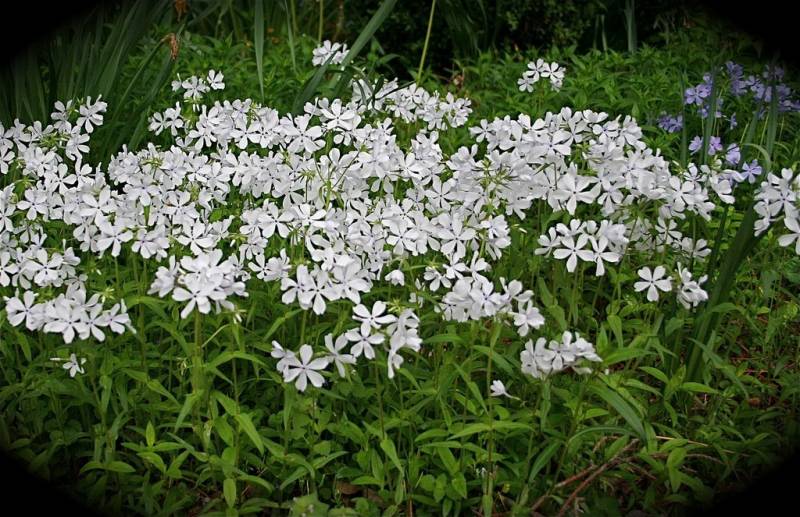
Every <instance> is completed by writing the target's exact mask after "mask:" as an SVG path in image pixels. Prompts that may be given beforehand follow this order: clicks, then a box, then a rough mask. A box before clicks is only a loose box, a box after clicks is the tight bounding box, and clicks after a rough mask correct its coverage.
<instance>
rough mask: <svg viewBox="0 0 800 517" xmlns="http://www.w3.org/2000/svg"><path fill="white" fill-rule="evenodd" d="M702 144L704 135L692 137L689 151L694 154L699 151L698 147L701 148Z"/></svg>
mask: <svg viewBox="0 0 800 517" xmlns="http://www.w3.org/2000/svg"><path fill="white" fill-rule="evenodd" d="M702 145H703V139H702V137H699V136H696V137H694V138H692V141H691V142H689V151H691V153H692V154H694V153H696V152H697V150H698V149H700V146H702Z"/></svg>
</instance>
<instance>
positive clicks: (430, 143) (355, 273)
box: [0, 46, 796, 389]
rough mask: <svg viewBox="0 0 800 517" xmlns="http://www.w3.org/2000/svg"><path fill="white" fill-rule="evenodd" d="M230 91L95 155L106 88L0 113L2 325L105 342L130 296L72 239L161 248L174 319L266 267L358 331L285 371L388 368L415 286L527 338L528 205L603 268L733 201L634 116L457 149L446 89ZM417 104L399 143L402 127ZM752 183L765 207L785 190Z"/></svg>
mask: <svg viewBox="0 0 800 517" xmlns="http://www.w3.org/2000/svg"><path fill="white" fill-rule="evenodd" d="M330 48H331V49H333V48H334V47H333V46H331V47H330ZM336 51H337V52H339V51H341V50H340V49H339V48H338V47H337V49H336ZM552 72H553V68H552V67H550V73H551V75H552ZM540 75H541V74H540ZM223 87H224V83H223V76H222V74H220V73H217V72H214V71H211V72H209V73H208V74H207V76H205V77H204V78H199V77H190V78H188V79H185V80H179V81H176V83H175V84H173V88H174V89H175V91H183V97H184V101H185V104H182V103H181V102H180V101H179V102H176V104H175V106H174V107H170V108H168V109H167V110H165V111H164V112H161V113H156V114H154V115H153V117H152V119H151V125H150V129H151V130H152V131H153V132H154V133H155V134H156V135H162V136H161V139H162V140H168V141H169V144H167V145H164V144H160V145H156V144H155V143H149V144H147V145H145V146H144V147H143V148H141V149H139V150H128V149H127V148H124V149H123V150H122V151H121V152H119V153H118V154H117V155H115V156H113V157H112V159H111V160H110V161H109V163H108V166H107V169H106V170H103V169H102V168H101V167H100V166H96V167H92V166H90V165H88V164H86V163H84V161H83V155H84V154H85V153H87V152H88V145H87V143H88V141H89V133H91V132H92V131H93V129H94V127H96V126H98V125H100V124H102V121H103V117H102V114H103V111H104V110H105V103H103V102H102V101H100V100H99V99H98V100H97V101H96V102H94V103H92V102H91V99H87V100H86V102H84V103H82V104H80V105H75V104H73V103H71V102H67V103H66V104H62V103H59V104H57V106H56V112H55V113H53V115H52V119H53V123H52V124H49V125H47V126H43V125H42V124H41V123H39V122H36V123H34V124H33V125H31V126H25V125H23V124H21V123H19V122H16V123H15V125H14V127H12V128H9V129H5V128H2V127H0V171H2V174H4V175H6V174H9V177H10V178H12V183H11V184H10V185H8V186H7V187H5V188H4V189H3V190H2V191H0V288H4V287H13V288H15V289H17V290H19V289H22V290H23V291H24V292H23V293H22V294H21V295H20V293H19V292H17V293H16V294H15V295H14V296H13V297H8V298H6V311H7V313H8V316H9V318H8V319H9V321H10V322H11V324H12V325H20V324H21V323H22V322H23V321H24V322H25V323H26V325H27V326H28V328H31V329H32V330H33V329H39V328H41V329H44V330H45V331H49V332H60V333H61V334H62V335H63V336H64V339H65V341H67V342H70V341H72V340H73V339H74V337H75V336H76V335H77V336H78V337H80V338H82V339H83V338H88V337H89V336H90V335H93V336H94V337H95V338H97V339H103V332H102V329H103V328H106V327H107V328H109V329H110V330H112V331H114V332H122V331H123V330H124V328H126V326H129V320H128V318H127V314H126V310H125V304H124V302H122V301H121V300H120V301H118V302H117V303H116V304H115V305H113V307H112V308H111V309H109V310H104V309H103V308H102V304H101V303H100V302H101V301H102V299H103V298H102V297H101V296H99V294H98V295H95V294H91V295H90V294H88V293H87V291H88V289H87V287H86V286H87V282H88V277H87V273H91V274H92V275H95V273H97V274H102V272H95V271H91V272H82V273H81V272H79V269H78V268H79V266H80V264H81V261H80V259H79V258H78V256H77V255H76V253H75V252H74V251H73V249H75V250H80V252H82V253H84V254H93V255H95V256H96V257H98V258H96V259H93V260H109V259H108V257H107V255H110V256H111V257H113V258H114V259H116V258H117V257H119V256H123V257H124V258H126V259H136V260H140V258H139V257H141V259H144V260H153V261H156V262H159V263H160V265H159V266H158V267H157V268H153V269H155V270H156V272H155V278H154V279H152V278H151V280H152V283H151V286H150V293H151V294H157V295H158V296H161V297H166V296H171V298H172V300H174V301H175V302H177V303H178V304H179V305H180V306H181V317H182V318H186V317H188V316H189V315H190V314H191V313H192V312H193V311H194V310H195V309H196V310H197V311H198V312H199V313H202V314H206V313H209V312H210V311H211V309H212V308H213V309H214V310H215V311H216V312H220V311H223V310H232V309H235V303H236V302H235V300H234V298H235V297H237V298H244V297H246V296H247V292H248V290H249V289H252V288H256V289H260V288H263V286H262V285H261V284H260V282H277V283H279V286H280V290H281V299H282V301H283V303H285V304H293V303H295V302H296V303H297V304H298V305H299V306H300V307H301V308H302V309H304V310H311V311H313V312H314V313H315V314H317V315H323V314H325V313H326V312H328V310H329V307H330V306H331V305H333V304H337V305H338V307H337V309H336V310H337V311H339V309H341V308H342V306H344V307H347V306H348V304H350V305H352V306H353V307H354V308H353V320H354V321H355V322H357V323H358V325H357V327H356V328H352V329H349V330H345V331H344V332H343V333H341V335H339V336H337V337H335V339H334V336H332V335H331V336H330V337H329V338H326V348H327V350H328V352H327V353H325V355H324V356H320V357H317V358H315V353H314V349H313V346H312V345H310V344H308V343H302V344H301V346H300V348H299V349H298V353H297V354H295V353H294V352H291V351H286V350H284V349H283V348H278V347H280V345H278V347H276V348H275V352H274V353H273V355H275V356H276V358H279V362H278V370H279V371H281V372H282V374H283V375H284V379H285V380H286V381H287V382H291V381H294V382H295V384H296V386H297V387H298V389H305V387H306V386H307V384H308V382H310V383H311V384H312V385H314V386H317V385H321V383H322V381H324V378H321V377H317V376H316V375H314V372H317V373H319V371H320V370H322V369H324V368H327V367H328V366H330V365H331V364H333V365H335V366H336V368H337V370H338V371H339V373H340V374H342V373H346V365H351V364H354V361H355V360H356V359H358V358H359V357H362V356H363V357H364V358H366V359H367V360H372V359H374V358H375V357H376V350H375V348H376V347H377V345H383V348H384V352H385V353H386V357H387V365H388V374H389V376H390V377H391V376H394V374H395V371H396V369H397V368H399V367H400V366H401V365H402V363H403V357H402V356H401V355H400V352H401V351H402V350H404V349H409V350H411V351H418V350H419V349H420V346H421V338H420V336H419V318H418V317H417V316H416V315H415V313H414V311H413V309H416V308H419V307H422V304H423V302H424V301H425V303H431V304H432V306H433V308H434V310H435V311H436V312H437V313H439V314H441V315H442V317H443V318H444V319H446V320H453V321H459V322H461V321H468V320H478V319H482V318H495V319H496V320H497V321H498V322H499V323H507V324H512V325H514V327H515V328H516V330H517V332H518V334H519V335H520V336H523V337H524V336H527V335H528V334H530V333H531V331H532V330H534V329H538V328H540V327H541V326H542V325H543V324H544V318H543V317H542V315H541V313H540V312H539V309H538V308H537V307H536V306H535V304H534V303H533V293H532V291H530V290H526V289H524V286H523V285H522V283H521V282H520V281H519V280H515V279H510V280H509V281H508V282H507V281H506V279H504V278H501V279H499V283H500V285H499V286H498V285H496V284H495V282H494V280H493V278H492V276H491V275H490V272H491V269H492V265H491V261H497V260H499V259H500V258H501V257H502V256H503V253H504V250H506V248H508V247H509V246H510V244H511V228H512V225H513V224H514V219H515V218H518V219H524V218H525V217H526V216H527V215H529V214H530V213H531V212H532V211H533V210H532V209H534V208H535V209H536V210H537V211H538V212H539V214H540V216H541V218H542V219H541V220H546V218H547V217H548V213H552V212H555V213H561V216H562V218H567V217H568V219H562V220H563V221H564V222H559V223H557V224H555V225H554V227H552V228H549V229H547V232H546V233H545V234H544V235H542V236H540V237H539V239H538V241H539V245H540V247H539V248H538V249H537V250H536V251H535V253H538V254H540V255H545V256H553V257H555V258H556V259H559V260H565V261H566V267H567V269H568V270H569V271H574V270H575V269H576V268H577V264H578V261H583V262H587V263H591V264H594V266H595V272H596V274H597V275H603V274H604V273H605V267H606V264H607V263H611V264H613V263H618V262H619V261H620V260H621V258H622V257H623V256H624V255H625V254H626V253H627V252H628V250H629V249H633V250H635V251H636V252H637V254H638V253H639V252H642V254H646V253H644V252H648V251H650V252H654V251H658V252H659V253H660V254H661V255H663V256H664V257H665V259H666V258H667V251H672V253H671V254H670V256H669V258H670V259H673V258H674V259H676V261H677V260H679V259H681V258H685V257H695V258H702V257H703V256H705V255H706V254H707V247H706V243H705V241H703V240H702V239H697V240H694V239H692V238H690V237H684V236H683V235H682V234H681V230H682V229H684V228H685V227H686V225H687V216H689V215H690V214H692V215H696V216H699V217H703V218H704V219H708V218H710V217H711V212H712V210H713V209H714V207H715V206H717V203H716V202H715V201H717V199H718V200H719V201H720V202H723V203H730V202H732V201H733V196H732V194H731V191H732V185H731V182H730V181H729V180H728V179H726V176H725V174H724V173H723V172H719V171H718V169H719V166H718V164H712V166H711V167H708V166H703V167H699V168H698V167H694V166H691V167H689V168H688V169H687V170H686V171H682V172H681V173H679V174H672V173H671V172H670V167H669V164H668V163H667V162H666V161H665V160H664V159H663V158H662V157H661V156H660V155H659V153H658V152H657V151H656V152H654V151H653V150H651V149H649V148H648V147H647V145H646V144H645V143H644V142H643V141H642V140H641V138H642V132H641V129H640V128H639V127H638V126H637V125H636V122H635V121H634V120H633V119H631V118H630V117H625V118H624V120H620V118H619V117H618V118H616V119H609V118H608V116H607V115H606V114H605V113H596V112H593V111H590V110H585V111H578V112H573V111H572V110H570V109H569V108H564V109H562V110H561V111H560V112H559V113H547V114H546V115H545V116H544V117H543V118H541V119H537V120H532V119H531V118H530V117H529V116H527V115H519V116H518V117H516V118H514V119H512V118H511V117H509V116H506V117H504V118H503V119H499V118H497V119H495V120H493V121H491V122H489V121H487V120H482V121H480V122H479V125H477V126H475V127H471V128H470V134H471V135H472V136H473V137H474V139H475V143H474V144H472V145H470V146H469V147H467V146H463V147H460V148H459V149H458V150H457V151H455V152H454V153H453V154H451V155H450V156H445V154H444V153H443V151H442V148H441V147H440V145H439V143H438V137H439V131H442V130H447V129H448V128H451V127H458V126H461V125H463V124H464V123H466V122H467V119H468V116H469V114H470V112H471V110H470V104H469V101H468V100H467V99H458V98H455V97H454V96H453V95H452V94H447V95H446V96H444V97H441V96H440V95H439V94H437V93H433V94H431V93H429V92H426V91H425V90H424V89H422V88H420V87H419V86H417V85H410V86H408V87H404V88H398V87H397V81H396V80H394V81H391V82H389V83H376V84H374V85H370V84H369V83H367V82H365V81H357V82H355V83H354V84H353V88H352V91H353V96H352V99H351V100H350V101H346V100H342V99H333V100H330V99H316V100H315V101H314V102H310V103H307V104H306V105H305V107H304V110H303V113H302V114H296V115H281V114H280V113H278V111H277V110H274V109H272V108H269V107H265V106H261V105H259V104H258V103H256V102H254V101H253V100H251V99H245V100H240V99H237V100H233V101H228V100H223V101H222V102H220V101H214V102H213V103H208V102H207V101H206V100H205V99H204V97H205V95H206V94H208V93H210V92H211V91H216V90H221V89H222V88H223ZM419 121H421V122H422V124H420V125H419V126H421V129H419V130H418V131H417V132H416V134H414V135H412V137H411V138H409V139H407V140H409V143H408V144H405V143H404V144H402V145H401V144H400V143H399V142H398V137H397V135H396V133H395V130H396V129H397V128H396V125H397V124H399V123H413V122H419ZM419 126H418V127H419ZM409 127H410V126H407V127H405V128H404V129H408V128H409ZM776 188H778V187H776ZM792 188H796V185H795V186H794V187H792ZM779 191H780V188H779ZM762 192H765V190H762ZM791 192H792V195H793V196H795V197H791V199H790V200H789V201H790V202H791V203H796V195H795V194H794V190H792V191H791ZM761 195H763V196H766V197H765V199H767V198H768V199H769V201H767V203H768V206H772V205H771V204H769V203H772V196H773V195H772V194H761ZM712 199H713V201H712ZM782 206H783V205H782ZM543 210H546V211H544V212H543ZM770 210H772V209H771V208H770ZM783 210H784V212H785V213H786V214H789V213H790V212H791V213H792V214H796V211H794V212H792V211H790V210H789V209H787V208H784V209H783ZM792 210H794V209H792ZM775 215H776V214H773V216H775ZM789 219H791V218H789V217H787V220H789ZM794 219H795V220H796V217H794ZM653 221H655V222H653ZM45 223H47V224H46V226H45ZM787 224H788V223H787ZM790 229H791V228H790ZM46 241H47V242H46ZM58 242H60V246H59V245H58V244H57V243H58ZM136 255H138V256H139V257H136ZM665 263H668V262H667V261H666V260H665ZM420 267H424V268H425V269H424V271H419V268H420ZM656 269H657V271H655V272H654V273H653V274H652V275H650V277H644V276H642V278H643V279H644V280H645V281H647V282H649V284H648V285H647V286H645V287H642V289H638V287H637V290H645V289H647V290H648V294H647V296H648V299H650V298H652V297H653V296H654V295H652V294H651V288H652V287H655V289H656V290H661V291H665V290H666V289H665V287H664V286H665V285H666V284H664V283H663V282H662V280H661V276H659V275H658V273H662V272H660V271H658V268H656ZM150 271H152V269H151V270H150ZM662 275H663V273H662ZM678 276H679V279H680V285H679V287H678V288H677V289H676V291H677V293H678V299H679V301H681V303H682V304H684V306H687V307H693V306H696V305H697V304H698V303H700V302H701V301H703V300H704V299H705V297H706V296H705V292H704V291H703V290H702V288H700V284H702V283H703V281H704V278H701V279H700V280H699V281H693V280H692V275H691V273H690V272H688V271H686V270H684V269H683V268H681V267H680V266H679V274H678ZM383 282H389V283H390V284H391V285H392V286H393V287H392V288H393V289H397V287H398V286H404V287H403V288H402V289H397V290H398V291H400V292H401V293H403V294H402V295H403V296H407V297H408V298H407V301H400V302H398V303H393V304H392V308H391V311H390V312H391V313H387V307H386V304H385V303H383V302H380V301H374V300H370V301H369V303H371V306H372V308H371V309H367V305H366V304H365V303H364V302H365V299H369V298H372V296H371V292H372V291H373V287H374V286H375V285H380V286H381V287H383V286H385V284H383ZM45 288H46V290H45ZM62 288H63V289H65V290H66V293H62V294H50V293H52V292H53V291H54V290H58V289H62ZM442 288H443V289H442ZM37 290H39V291H37ZM45 293H47V294H45ZM655 294H658V293H657V291H656V293H655ZM37 297H40V298H42V299H44V298H48V299H47V300H45V301H42V302H41V303H39V304H36V303H35V301H36V299H37ZM426 300H429V302H428V301H426ZM581 343H583V341H581ZM570 346H572V345H570ZM581 346H583V344H581ZM306 347H308V348H306ZM345 347H349V349H348V350H346V351H345ZM581 357H583V356H581ZM586 357H587V358H588V357H589V356H586ZM351 358H352V360H351ZM323 363H324V366H323ZM298 370H299V371H298Z"/></svg>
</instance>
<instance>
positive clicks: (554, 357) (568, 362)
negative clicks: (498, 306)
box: [519, 330, 602, 379]
mask: <svg viewBox="0 0 800 517" xmlns="http://www.w3.org/2000/svg"><path fill="white" fill-rule="evenodd" d="M573 337H574V341H573ZM519 359H520V362H521V363H522V372H523V373H526V374H528V375H530V376H532V377H534V378H536V379H544V378H546V377H547V376H548V375H551V374H553V373H557V372H560V371H562V370H565V369H567V368H571V369H572V370H574V371H575V372H576V373H581V374H584V373H589V372H591V369H590V368H589V367H587V366H578V364H579V363H580V362H581V360H586V361H592V362H600V361H602V359H601V358H600V356H598V355H597V353H595V350H594V345H592V344H591V343H590V342H588V341H586V340H585V339H583V338H582V337H581V336H580V335H579V334H578V333H577V332H576V333H575V335H574V336H573V334H572V332H569V331H567V330H565V331H564V333H563V334H562V335H561V341H558V340H550V341H549V342H548V341H547V339H546V338H543V337H540V338H539V339H537V340H536V344H535V345H534V343H533V341H528V342H527V343H525V350H523V351H522V352H520V354H519Z"/></svg>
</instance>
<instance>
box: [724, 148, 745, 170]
mask: <svg viewBox="0 0 800 517" xmlns="http://www.w3.org/2000/svg"><path fill="white" fill-rule="evenodd" d="M741 159H742V152H741V149H739V144H730V145H728V148H727V149H726V150H725V162H726V163H727V164H728V165H732V166H736V165H737V164H738V163H739V160H741Z"/></svg>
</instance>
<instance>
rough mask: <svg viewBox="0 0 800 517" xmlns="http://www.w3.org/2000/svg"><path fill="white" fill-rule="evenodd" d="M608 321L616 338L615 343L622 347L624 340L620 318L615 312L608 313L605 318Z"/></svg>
mask: <svg viewBox="0 0 800 517" xmlns="http://www.w3.org/2000/svg"><path fill="white" fill-rule="evenodd" d="M606 321H607V322H608V327H609V328H610V329H611V332H613V333H614V336H616V338H617V344H618V345H619V346H620V347H622V346H624V344H625V343H624V341H623V337H622V320H621V319H620V317H619V316H617V315H616V314H609V315H608V318H607V319H606Z"/></svg>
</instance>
